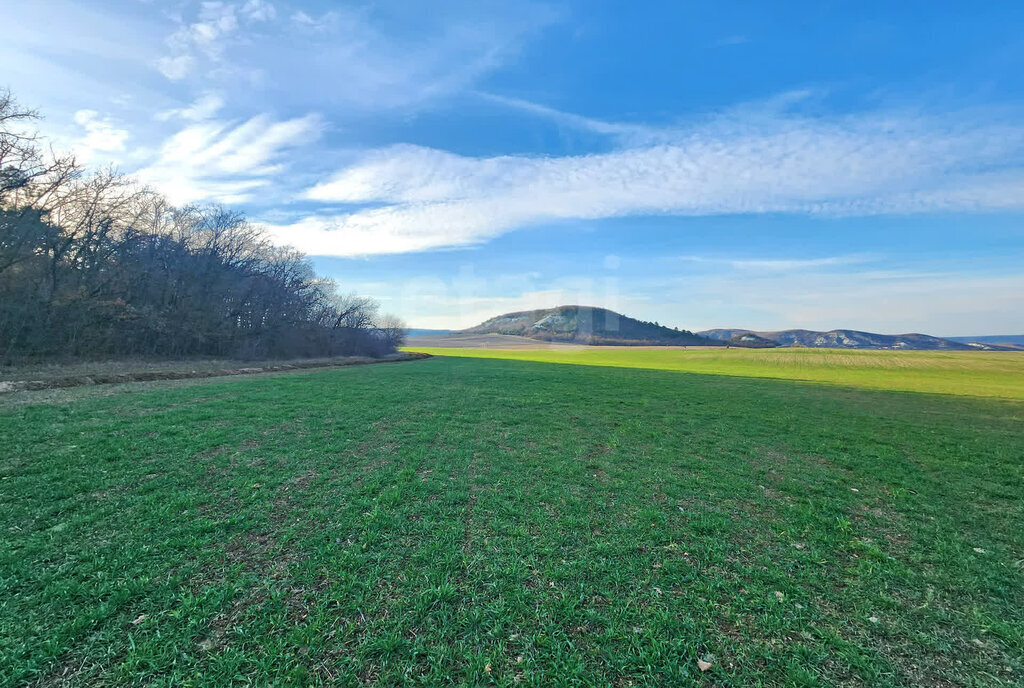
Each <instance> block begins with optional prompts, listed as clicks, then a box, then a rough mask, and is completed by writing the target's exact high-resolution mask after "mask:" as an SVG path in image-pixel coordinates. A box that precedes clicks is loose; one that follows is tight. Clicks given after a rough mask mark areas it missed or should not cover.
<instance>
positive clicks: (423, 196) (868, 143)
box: [275, 110, 1024, 255]
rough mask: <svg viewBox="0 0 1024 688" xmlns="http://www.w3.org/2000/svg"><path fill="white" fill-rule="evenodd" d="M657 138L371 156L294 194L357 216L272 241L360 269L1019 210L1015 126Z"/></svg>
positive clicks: (951, 124) (836, 124) (818, 124)
mask: <svg viewBox="0 0 1024 688" xmlns="http://www.w3.org/2000/svg"><path fill="white" fill-rule="evenodd" d="M609 133H612V132H611V131H609ZM665 136H666V138H665V140H664V141H662V142H660V143H655V144H648V145H634V146H623V147H621V148H620V149H618V150H613V151H611V152H608V153H599V154H591V155H581V156H564V157H539V156H514V155H510V156H498V157H482V158H476V157H468V156H461V155H456V154H453V153H449V152H446V151H442V150H437V149H433V148H425V147H421V146H412V145H397V146H391V147H388V148H384V149H380V150H374V151H369V152H367V153H365V154H364V155H363V156H362V158H361V159H359V160H357V161H356V162H355V163H354V164H352V165H350V166H349V167H347V168H345V169H343V170H341V171H339V172H338V173H336V174H335V175H334V176H333V177H332V178H330V179H328V180H325V181H323V182H321V183H319V184H316V185H314V186H313V187H311V188H310V189H309V190H308V191H307V192H306V197H307V198H308V199H310V200H314V201H320V202H325V203H334V204H336V203H346V204H356V205H360V204H361V205H364V206H365V207H363V208H361V209H355V210H353V211H352V212H348V213H343V214H333V215H330V214H322V215H313V216H311V217H309V218H306V219H305V220H302V221H300V222H298V223H295V224H293V225H290V226H285V227H276V228H275V232H276V233H277V235H278V236H279V237H281V238H282V240H286V241H291V242H293V243H295V244H297V245H298V246H299V247H300V248H302V249H303V250H305V251H307V252H309V253H314V254H321V255H323V254H326V255H362V254H372V253H401V252H407V251H419V250H426V249H431V248H441V247H451V246H467V245H472V244H476V243H480V242H482V241H486V240H488V239H490V238H493V237H495V236H498V235H500V234H503V233H505V232H509V231H512V230H514V229H517V228H520V227H526V226H531V225H538V224H541V223H547V222H554V221H563V220H580V219H583V220H586V219H590V220H593V219H601V218H610V217H623V216H630V215H655V214H671V215H689V216H697V215H718V214H733V213H804V214H823V215H835V216H850V215H878V214H892V213H895V214H901V213H928V212H940V211H991V210H1021V209H1024V165H1022V164H1021V163H1020V160H1021V159H1022V158H1021V155H1022V153H1024V126H1022V125H1020V124H1019V123H1018V121H1017V120H1014V119H1008V118H1000V117H997V116H988V117H986V116H983V115H980V114H978V113H962V114H959V115H950V116H948V117H931V118H926V117H921V116H917V115H915V114H913V113H873V114H864V115H859V116H846V117H837V118H808V117H795V116H787V115H781V114H778V113H769V114H761V115H758V116H745V115H744V114H743V112H742V111H741V110H737V111H735V112H730V113H728V114H727V115H725V116H722V117H719V118H711V119H708V120H706V121H704V122H703V123H700V124H697V125H693V126H690V127H688V128H683V127H679V128H673V129H671V130H666V132H665Z"/></svg>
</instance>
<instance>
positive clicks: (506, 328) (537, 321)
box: [460, 305, 713, 346]
mask: <svg viewBox="0 0 1024 688" xmlns="http://www.w3.org/2000/svg"><path fill="white" fill-rule="evenodd" d="M460 334H511V335H519V336H521V337H529V338H531V339H539V340H543V341H552V342H575V343H579V344H597V345H620V346H622V345H626V346H633V345H645V344H648V345H671V346H707V345H710V344H713V342H711V341H710V340H708V339H706V338H704V337H700V336H698V335H695V334H694V333H692V332H690V331H689V330H677V329H674V328H671V327H665V326H664V325H659V324H658V323H656V322H653V323H652V322H645V321H643V320H637V319H635V318H630V317H629V316H626V315H622V314H621V313H616V312H615V311H610V310H608V309H607V308H597V307H593V306H575V305H574V306H558V307H556V308H544V309H540V310H534V311H518V312H515V313H505V314H504V315H499V316H497V317H494V318H491V319H490V320H487V321H484V322H482V323H480V324H479V325H477V326H476V327H470V328H468V329H465V330H462V331H461V333H460Z"/></svg>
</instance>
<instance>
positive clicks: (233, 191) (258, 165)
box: [137, 115, 322, 203]
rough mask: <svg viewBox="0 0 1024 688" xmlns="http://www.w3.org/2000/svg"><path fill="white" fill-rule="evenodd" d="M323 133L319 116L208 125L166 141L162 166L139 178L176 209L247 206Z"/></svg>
mask: <svg viewBox="0 0 1024 688" xmlns="http://www.w3.org/2000/svg"><path fill="white" fill-rule="evenodd" d="M321 128H322V125H321V121H320V118H319V117H318V116H317V115H307V116H305V117H298V118H295V119H289V120H285V121H282V122H275V121H273V120H272V119H271V118H270V117H269V116H268V115H258V116H256V117H253V118H251V119H249V120H247V121H245V122H242V123H241V124H234V123H227V122H223V121H206V122H202V123H199V124H195V125H192V126H189V127H186V128H185V129H182V130H181V131H179V132H178V133H176V134H175V135H174V136H172V137H171V138H170V139H168V140H167V141H165V142H164V144H163V146H162V147H161V149H160V153H159V156H158V158H157V160H156V161H155V162H153V163H152V164H150V165H149V166H147V167H145V168H143V169H141V170H139V172H138V173H137V174H138V177H139V178H140V179H141V180H142V181H144V182H146V183H148V184H150V185H152V186H153V187H155V188H156V189H157V190H159V191H161V192H162V193H164V194H165V195H167V196H168V198H170V200H171V201H172V202H173V203H186V202H190V201H202V200H215V201H219V202H222V203H237V202H242V201H246V200H248V199H249V198H251V196H252V194H253V192H254V191H255V190H256V189H258V188H260V187H263V186H266V185H267V184H269V183H270V179H271V177H272V176H273V175H275V174H279V173H280V172H281V171H282V170H283V163H282V162H281V157H282V154H283V153H284V152H285V151H286V150H287V149H289V148H293V147H296V146H300V145H303V144H307V143H309V142H311V141H313V140H315V139H316V138H317V137H318V136H319V134H320V131H321Z"/></svg>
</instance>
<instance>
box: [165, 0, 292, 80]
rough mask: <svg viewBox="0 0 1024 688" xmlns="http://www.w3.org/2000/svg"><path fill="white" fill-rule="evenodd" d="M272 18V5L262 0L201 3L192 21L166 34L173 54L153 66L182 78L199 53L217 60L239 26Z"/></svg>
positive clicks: (173, 77) (170, 76)
mask: <svg viewBox="0 0 1024 688" xmlns="http://www.w3.org/2000/svg"><path fill="white" fill-rule="evenodd" d="M276 17H277V12H276V10H275V9H274V6H273V5H271V4H270V3H269V2H265V1H264V0H247V1H246V2H245V3H237V2H218V1H214V2H203V3H202V4H201V5H200V9H199V14H198V17H197V20H196V21H194V22H192V23H183V24H182V25H181V26H179V28H178V29H177V30H176V31H175V32H174V33H172V34H171V35H170V36H168V37H167V41H166V42H167V45H168V47H169V48H170V49H171V51H172V53H173V54H172V55H170V56H165V57H162V58H160V59H159V60H158V61H157V69H159V70H160V72H161V73H162V74H163V75H164V76H166V77H167V78H168V79H171V80H173V81H177V80H180V79H184V78H185V77H186V76H188V74H189V73H190V72H191V71H192V69H193V67H194V66H195V65H196V64H197V57H199V56H202V57H204V58H206V59H207V60H210V61H212V62H215V63H216V62H219V61H220V60H221V59H222V58H223V55H224V53H225V51H226V50H227V49H228V48H229V47H230V46H231V44H232V43H233V42H234V41H235V40H236V34H237V33H238V32H239V30H240V29H241V28H242V27H243V25H249V26H252V25H255V24H260V23H266V22H270V21H273V20H274V19H275V18H276Z"/></svg>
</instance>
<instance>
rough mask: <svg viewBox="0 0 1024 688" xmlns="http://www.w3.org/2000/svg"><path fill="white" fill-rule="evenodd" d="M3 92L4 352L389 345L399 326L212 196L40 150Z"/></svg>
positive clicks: (10, 355) (92, 354) (295, 351)
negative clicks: (175, 191) (184, 197)
mask: <svg viewBox="0 0 1024 688" xmlns="http://www.w3.org/2000/svg"><path fill="white" fill-rule="evenodd" d="M34 118H35V113H33V112H31V111H27V110H24V109H22V108H20V107H19V106H18V104H17V103H16V102H15V100H14V99H13V98H12V97H11V95H10V94H9V93H7V92H0V360H4V361H10V360H13V359H20V358H35V359H48V358H96V357H111V356H115V357H117V356H144V357H175V358H177V357H193V356H217V357H232V358H271V357H273V358H300V357H312V356H338V355H371V356H373V355H381V354H385V353H389V352H391V351H394V350H395V348H396V347H397V346H398V345H399V344H400V343H401V341H402V339H403V337H404V336H405V325H404V324H403V323H402V322H401V321H399V320H397V319H395V318H391V317H383V318H382V317H380V316H379V315H378V312H377V306H376V304H375V303H374V302H372V301H371V300H369V299H365V298H359V297H356V296H339V295H338V294H337V291H336V287H335V285H334V283H333V282H331V281H328V280H323V279H319V278H318V277H317V276H316V275H315V274H314V272H313V268H312V265H311V263H310V261H309V260H307V259H306V257H305V256H303V255H302V254H301V253H298V252H297V251H294V250H292V249H289V248H281V247H277V246H274V245H272V244H271V243H270V242H269V241H268V240H267V239H266V238H265V236H264V235H263V233H262V231H261V230H260V229H259V228H258V227H256V226H254V225H253V224H251V223H250V222H248V221H247V220H246V219H245V218H244V217H243V216H242V215H240V214H239V213H236V212H232V211H229V210H226V209H224V208H222V207H219V206H215V205H214V206H203V207H196V206H187V207H173V206H171V205H170V204H169V203H168V202H167V201H166V200H165V199H164V198H163V197H161V196H160V195H159V194H156V193H154V192H153V191H151V190H148V189H144V188H140V187H139V186H138V185H137V184H136V183H135V182H134V181H133V180H131V179H130V178H128V177H125V176H122V175H120V174H117V173H116V172H113V171H109V170H108V171H99V172H92V173H89V172H87V171H86V170H83V169H82V168H80V167H79V166H78V165H77V164H76V163H75V161H74V160H73V159H72V158H69V157H65V158H60V157H52V156H48V155H46V154H44V152H43V151H42V149H41V147H40V146H39V143H38V141H37V139H36V137H35V135H34V134H33V133H32V132H31V131H25V126H26V125H27V124H29V123H31V120H33V119H34Z"/></svg>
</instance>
